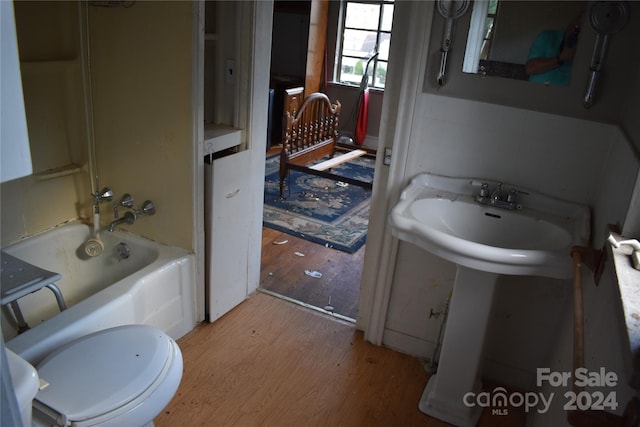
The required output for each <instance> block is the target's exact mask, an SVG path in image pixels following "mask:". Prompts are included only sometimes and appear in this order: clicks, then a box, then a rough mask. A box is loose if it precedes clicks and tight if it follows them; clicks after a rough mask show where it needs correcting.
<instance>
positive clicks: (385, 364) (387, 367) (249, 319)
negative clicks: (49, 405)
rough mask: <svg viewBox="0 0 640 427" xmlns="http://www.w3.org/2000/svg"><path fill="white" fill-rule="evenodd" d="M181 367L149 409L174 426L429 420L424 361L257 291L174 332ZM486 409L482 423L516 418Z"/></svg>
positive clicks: (434, 424) (437, 426)
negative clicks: (180, 333)
mask: <svg viewBox="0 0 640 427" xmlns="http://www.w3.org/2000/svg"><path fill="white" fill-rule="evenodd" d="M178 344H179V345H180V348H181V349H182V355H183V359H184V374H183V378H182V382H181V384H180V387H179V388H178V391H177V393H176V395H175V397H174V398H173V400H172V401H171V402H170V403H169V405H168V406H167V407H166V408H165V409H164V411H163V412H162V413H161V414H160V415H158V417H156V419H155V420H154V423H155V425H156V427H176V426H189V427H191V426H241V427H245V426H246V427H252V426H278V427H287V426H296V427H297V426H311V427H313V426H428V427H444V426H448V424H446V423H444V422H441V421H438V420H436V419H433V418H431V417H429V416H427V415H425V414H423V413H422V412H420V411H419V410H418V401H419V399H420V396H421V394H422V390H423V388H424V386H425V384H426V381H427V374H426V372H425V371H424V369H423V363H422V362H421V361H420V360H418V359H416V358H413V357H410V356H406V355H403V354H400V353H398V352H395V351H393V350H390V349H387V348H383V347H377V346H374V345H372V344H370V343H368V342H366V341H364V339H363V337H362V333H361V332H359V331H356V329H355V328H354V326H353V324H352V323H350V322H345V321H341V320H338V319H335V318H332V317H330V316H328V315H325V314H322V313H319V312H316V311H313V310H310V309H307V308H304V307H301V306H298V305H295V304H291V303H289V302H287V301H284V300H280V299H277V298H274V297H271V296H269V295H265V294H262V293H260V292H257V293H254V294H252V295H251V297H250V298H249V299H248V300H247V301H245V302H243V303H242V304H240V305H239V306H238V307H236V308H235V309H233V310H232V311H231V312H229V313H227V314H226V315H225V316H223V317H222V318H221V319H219V320H218V321H216V322H215V323H212V324H200V325H198V326H197V327H196V328H195V329H194V330H193V331H192V332H190V333H189V334H187V335H186V336H185V337H183V338H181V339H180V340H178ZM522 425H524V422H523V420H521V419H520V418H518V417H514V416H513V415H512V414H510V415H509V416H508V417H498V416H493V417H492V416H490V414H486V413H485V415H484V417H483V419H482V420H481V423H480V426H483V427H484V426H491V427H498V426H505V427H506V426H509V427H511V426H514V427H515V426H522Z"/></svg>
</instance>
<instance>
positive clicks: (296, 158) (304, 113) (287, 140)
mask: <svg viewBox="0 0 640 427" xmlns="http://www.w3.org/2000/svg"><path fill="white" fill-rule="evenodd" d="M340 108H341V105H340V101H336V103H335V104H331V101H330V100H329V97H327V95H325V94H324V93H320V92H316V93H312V94H310V95H309V96H307V97H306V98H305V100H304V102H303V103H302V105H301V106H300V108H299V109H297V111H294V112H293V114H292V113H291V112H290V111H285V120H286V123H285V130H284V141H283V144H282V151H281V152H280V197H284V180H285V178H286V177H287V175H288V173H289V170H290V169H293V170H299V171H302V172H304V173H308V174H312V175H317V176H322V177H325V178H329V179H334V180H336V181H343V182H346V183H349V184H353V185H357V186H360V187H365V188H369V189H370V188H371V183H369V182H363V181H359V180H356V179H352V178H348V177H343V176H340V175H336V174H332V173H330V172H327V170H328V169H331V168H333V167H335V166H337V165H339V164H341V163H344V162H347V161H349V160H351V159H354V158H356V157H360V156H363V155H365V154H366V151H364V150H353V151H349V152H347V153H345V154H342V155H340V156H336V157H334V155H335V151H336V140H337V134H338V117H339V116H340ZM327 156H329V157H331V158H330V159H329V160H326V161H324V162H321V163H317V164H314V165H312V166H307V165H308V164H309V163H312V162H313V161H316V160H319V159H322V158H324V157H327Z"/></svg>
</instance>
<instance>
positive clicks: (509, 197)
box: [507, 188, 518, 203]
mask: <svg viewBox="0 0 640 427" xmlns="http://www.w3.org/2000/svg"><path fill="white" fill-rule="evenodd" d="M517 197H518V190H516V189H515V188H512V189H511V190H509V194H508V195H507V202H509V203H515V202H516V199H517Z"/></svg>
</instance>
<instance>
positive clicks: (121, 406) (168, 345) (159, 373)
mask: <svg viewBox="0 0 640 427" xmlns="http://www.w3.org/2000/svg"><path fill="white" fill-rule="evenodd" d="M178 362H179V363H178ZM37 370H38V374H39V376H40V378H42V379H44V380H45V381H47V382H48V383H49V384H50V385H49V386H48V387H46V388H44V389H43V390H41V391H39V392H38V394H37V395H36V397H35V399H34V407H35V408H38V409H40V411H41V412H44V413H48V414H51V412H53V413H54V414H55V418H56V419H57V422H58V423H59V424H60V425H67V424H68V423H70V422H74V423H75V424H74V425H95V424H104V423H105V422H107V421H109V423H111V422H114V423H116V419H117V420H118V421H117V423H121V422H122V421H123V419H120V418H117V417H119V416H121V415H124V414H127V413H128V412H130V411H133V410H134V409H139V408H141V407H143V406H144V407H145V411H146V410H147V409H148V408H149V407H150V406H152V405H154V402H153V401H148V399H149V397H150V396H151V395H152V394H155V396H156V399H157V398H160V399H161V400H162V399H165V400H166V402H164V403H163V404H161V406H159V407H158V409H157V411H156V413H154V414H151V418H150V419H148V420H146V421H143V422H141V424H140V425H142V424H144V423H146V422H149V421H151V419H152V418H153V417H155V415H157V413H159V412H160V411H161V410H162V408H163V407H164V406H165V405H166V404H167V403H168V402H169V400H170V399H171V397H172V396H173V394H174V393H175V391H176V389H177V387H178V384H179V382H180V378H181V376H182V357H181V355H180V351H179V349H178V346H177V344H176V343H175V342H174V341H173V340H172V339H171V338H170V337H169V336H167V335H166V334H165V333H164V332H162V331H160V330H158V329H156V328H153V327H151V326H147V325H126V326H120V327H116V328H111V329H106V330H103V331H99V332H96V333H93V334H90V335H87V336H84V337H81V338H79V339H77V340H75V341H73V342H71V343H69V344H67V345H66V346H64V347H62V348H60V349H58V350H57V351H55V352H54V353H52V354H51V355H49V356H48V357H47V358H45V359H44V360H43V361H42V362H41V363H40V364H39V365H38V366H37ZM176 375H177V381H176V378H175V377H176ZM166 377H171V378H168V379H167V382H169V383H171V384H169V385H168V388H169V390H158V389H159V388H161V387H160V386H161V384H163V383H164V382H165V379H166ZM159 394H160V395H161V396H158V395H159ZM167 395H168V398H167ZM157 404H159V403H157ZM152 409H153V408H152ZM126 419H127V420H130V419H129V418H126Z"/></svg>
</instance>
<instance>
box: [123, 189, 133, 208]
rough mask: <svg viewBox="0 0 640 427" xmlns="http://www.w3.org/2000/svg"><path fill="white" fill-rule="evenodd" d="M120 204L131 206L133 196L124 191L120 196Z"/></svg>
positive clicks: (124, 206) (126, 206) (125, 206)
mask: <svg viewBox="0 0 640 427" xmlns="http://www.w3.org/2000/svg"><path fill="white" fill-rule="evenodd" d="M120 206H122V207H123V208H129V209H131V208H132V207H133V196H132V195H131V194H129V193H124V194H123V195H122V197H120Z"/></svg>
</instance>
